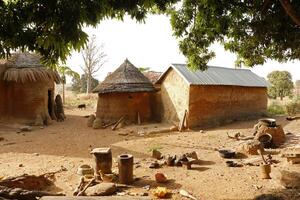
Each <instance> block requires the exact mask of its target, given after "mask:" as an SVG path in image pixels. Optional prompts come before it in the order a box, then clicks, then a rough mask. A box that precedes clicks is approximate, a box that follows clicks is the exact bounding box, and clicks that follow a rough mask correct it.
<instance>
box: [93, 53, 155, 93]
mask: <svg viewBox="0 0 300 200" xmlns="http://www.w3.org/2000/svg"><path fill="white" fill-rule="evenodd" d="M153 91H155V89H154V86H153V85H152V83H151V82H150V81H149V80H148V79H147V78H146V77H145V76H144V75H143V74H142V73H141V72H140V71H139V70H138V69H137V68H136V67H135V66H134V65H133V64H131V63H130V62H129V61H128V60H127V59H126V60H125V61H124V63H123V64H122V65H121V66H120V67H119V68H118V69H117V70H116V71H114V72H113V73H111V74H110V75H108V76H107V77H106V78H105V80H104V81H103V82H102V83H100V84H99V85H98V86H97V87H96V88H95V89H94V90H93V92H94V93H101V94H103V93H115V92H153Z"/></svg>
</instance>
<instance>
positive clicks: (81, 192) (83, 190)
mask: <svg viewBox="0 0 300 200" xmlns="http://www.w3.org/2000/svg"><path fill="white" fill-rule="evenodd" d="M95 180H96V179H95V178H93V179H92V180H90V182H88V184H87V185H86V186H85V187H84V188H83V189H82V190H81V191H80V192H78V194H77V196H81V195H82V194H83V193H84V192H85V191H86V190H87V189H88V188H89V187H90V186H91V185H92V183H93V182H94V181H95Z"/></svg>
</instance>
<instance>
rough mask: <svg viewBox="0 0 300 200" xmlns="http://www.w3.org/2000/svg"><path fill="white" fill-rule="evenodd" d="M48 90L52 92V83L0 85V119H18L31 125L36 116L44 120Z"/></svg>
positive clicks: (46, 111)
mask: <svg viewBox="0 0 300 200" xmlns="http://www.w3.org/2000/svg"><path fill="white" fill-rule="evenodd" d="M1 85H2V86H1ZM48 90H52V92H54V83H53V82H52V83H48V82H28V83H15V82H2V83H0V92H1V98H2V100H0V103H1V104H0V111H1V117H0V119H1V118H2V119H10V120H11V119H20V120H22V121H24V122H27V123H32V122H34V121H35V119H36V116H37V115H41V117H42V118H46V117H47V116H49V113H48ZM52 98H53V97H52ZM52 100H53V99H52Z"/></svg>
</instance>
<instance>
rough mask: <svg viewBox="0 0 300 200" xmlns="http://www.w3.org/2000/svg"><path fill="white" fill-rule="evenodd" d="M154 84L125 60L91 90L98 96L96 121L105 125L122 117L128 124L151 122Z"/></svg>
mask: <svg viewBox="0 0 300 200" xmlns="http://www.w3.org/2000/svg"><path fill="white" fill-rule="evenodd" d="M154 91H155V88H154V86H153V84H152V83H151V82H150V81H149V79H147V78H146V77H145V76H144V75H143V74H142V73H141V72H140V71H139V70H138V69H137V68H136V67H135V66H134V65H133V64H131V63H130V62H129V61H128V60H127V59H126V60H125V61H124V63H123V64H122V65H121V66H120V67H119V68H118V69H117V70H116V71H114V72H113V73H111V74H110V75H108V76H107V77H106V78H105V80H104V81H103V82H102V83H100V84H99V85H98V86H97V87H96V88H95V89H94V90H93V92H94V93H98V104H97V112H96V117H97V118H99V119H100V120H101V121H102V122H104V123H110V122H114V121H116V120H118V119H120V118H121V117H124V118H125V121H126V122H128V123H137V122H138V121H139V120H140V121H141V122H145V121H149V120H151V116H152V114H151V105H150V96H151V93H152V92H154Z"/></svg>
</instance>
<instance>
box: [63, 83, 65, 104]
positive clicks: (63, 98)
mask: <svg viewBox="0 0 300 200" xmlns="http://www.w3.org/2000/svg"><path fill="white" fill-rule="evenodd" d="M62 95H63V104H65V83H62Z"/></svg>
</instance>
